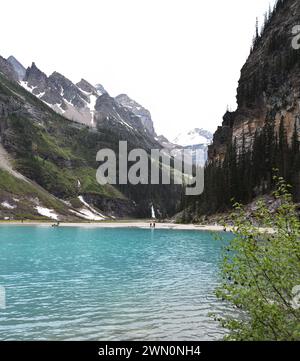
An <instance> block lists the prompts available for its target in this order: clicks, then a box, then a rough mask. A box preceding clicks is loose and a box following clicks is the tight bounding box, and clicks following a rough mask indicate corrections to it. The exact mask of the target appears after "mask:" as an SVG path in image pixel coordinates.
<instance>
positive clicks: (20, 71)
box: [7, 56, 26, 81]
mask: <svg viewBox="0 0 300 361" xmlns="http://www.w3.org/2000/svg"><path fill="white" fill-rule="evenodd" d="M7 61H8V62H9V63H10V65H11V66H12V67H13V69H14V71H15V72H16V73H17V75H18V80H19V81H22V80H23V79H24V77H25V74H26V69H25V68H24V66H23V65H22V64H21V63H20V62H19V61H18V60H17V59H16V58H15V57H13V56H10V57H9V58H7Z"/></svg>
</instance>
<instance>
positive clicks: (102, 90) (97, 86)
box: [95, 84, 107, 95]
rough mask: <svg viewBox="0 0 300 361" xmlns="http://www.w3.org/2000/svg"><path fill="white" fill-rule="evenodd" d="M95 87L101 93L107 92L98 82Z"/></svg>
mask: <svg viewBox="0 0 300 361" xmlns="http://www.w3.org/2000/svg"><path fill="white" fill-rule="evenodd" d="M95 88H96V89H97V92H98V93H100V94H101V95H103V94H107V91H106V90H105V89H104V87H103V85H101V84H96V86H95Z"/></svg>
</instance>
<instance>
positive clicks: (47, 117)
mask: <svg viewBox="0 0 300 361" xmlns="http://www.w3.org/2000/svg"><path fill="white" fill-rule="evenodd" d="M2 59H3V58H2ZM2 59H1V60H2ZM33 70H34V71H33V73H32V69H30V70H27V74H26V78H25V79H26V80H28V81H30V85H31V88H29V86H26V87H22V86H21V85H20V84H19V82H18V79H17V77H16V73H15V72H14V70H13V68H12V65H11V64H10V63H9V62H8V61H6V60H5V59H3V61H2V62H0V145H1V146H3V148H4V149H5V151H6V152H8V155H9V157H10V158H11V159H12V162H13V164H14V166H15V171H16V172H18V174H21V176H22V177H25V178H26V179H28V180H29V181H30V182H32V183H31V184H32V186H31V187H29V188H30V192H29V194H28V192H27V191H26V185H24V184H23V183H22V184H20V182H21V181H19V180H16V179H15V178H14V175H13V174H10V175H9V174H7V172H6V170H5V169H4V170H3V168H2V166H1V162H0V168H1V169H0V217H2V218H3V217H5V216H9V217H14V218H17V219H20V218H32V217H39V215H38V214H37V209H39V210H40V212H41V211H42V212H44V214H48V215H50V213H49V212H50V211H49V209H50V207H51V208H52V211H53V212H54V211H55V212H56V215H57V217H59V219H61V220H70V219H74V218H75V219H78V217H79V218H80V217H83V216H82V214H84V215H85V216H86V217H87V214H90V212H92V211H91V209H89V208H87V206H86V205H85V203H83V202H88V204H89V207H92V208H93V209H94V210H95V211H96V212H97V213H95V212H94V213H93V216H92V217H96V218H99V217H101V216H99V214H102V215H106V216H114V217H147V216H149V212H150V204H154V205H155V207H156V209H159V211H160V214H162V215H166V214H172V213H173V212H175V210H176V209H177V207H178V205H179V199H180V194H181V187H178V186H174V187H172V186H171V187H170V186H163V185H157V186H155V185H154V186H151V185H149V186H148V185H137V186H133V185H130V184H128V185H124V186H122V187H121V186H109V185H107V186H100V185H99V184H98V183H97V181H96V169H97V167H98V165H99V164H97V162H96V154H97V152H98V151H99V150H100V149H102V148H109V149H112V150H114V151H115V152H116V154H118V142H119V140H127V141H128V149H129V150H131V149H133V148H141V149H144V150H146V152H147V153H148V154H149V153H150V150H151V149H152V148H159V147H160V145H159V143H158V142H157V141H156V140H155V139H154V138H153V137H151V136H150V135H149V134H148V132H145V131H144V128H143V126H142V123H141V122H140V121H139V118H138V117H137V116H136V115H132V113H131V112H130V111H129V110H128V109H125V108H124V107H122V106H121V105H120V104H118V103H117V102H116V100H115V99H114V98H112V97H110V96H109V95H108V94H107V93H106V92H105V93H104V94H102V95H100V96H98V97H97V99H96V102H95V126H89V127H87V126H86V125H85V124H83V123H81V122H78V121H77V122H74V121H70V120H67V119H66V118H65V117H63V116H61V115H60V114H58V113H57V112H54V111H53V108H51V107H49V105H48V104H47V102H45V101H42V100H41V99H40V98H41V97H43V96H45V97H46V99H47V100H48V101H49V100H51V97H53V99H54V101H57V100H61V98H60V97H59V96H58V95H61V93H62V90H63V91H64V88H67V85H68V86H69V89H67V91H66V92H63V95H64V96H65V97H66V98H68V99H69V100H71V99H72V101H73V102H74V104H76V103H78V104H80V102H82V101H85V99H87V97H88V94H87V93H88V92H89V91H90V92H91V93H93V92H95V89H96V91H97V92H99V88H100V87H99V86H96V87H94V88H95V89H94V88H89V86H91V85H90V84H87V82H86V81H83V80H82V81H81V82H79V83H78V85H74V84H70V83H69V82H68V79H66V78H64V77H63V76H62V75H60V74H58V73H54V74H52V76H50V77H47V76H46V75H45V74H44V73H43V72H41V71H40V70H39V69H37V67H36V66H34V69H33ZM49 79H50V80H49ZM62 83H65V84H66V85H64V84H62ZM23 85H24V84H23ZM26 85H27V84H26ZM48 85H49V87H50V88H48ZM91 87H92V86H91ZM28 88H29V90H30V91H27V89H28ZM97 88H98V89H97ZM80 89H82V90H80ZM44 90H46V91H44ZM58 90H59V91H60V92H58ZM84 92H85V93H84ZM43 93H44V94H43ZM53 93H54V94H53ZM65 93H66V94H65ZM81 93H82V94H81ZM57 96H58V97H57ZM55 97H57V100H56V98H55ZM54 101H53V102H54ZM57 104H58V103H57ZM72 104H73V103H72ZM60 106H61V107H62V106H63V103H60ZM102 118H103V119H104V121H103V122H102V121H101V120H102ZM112 122H115V123H116V124H113V123H112ZM127 122H128V123H127ZM125 123H127V124H125ZM134 127H135V128H134ZM138 127H140V128H138ZM15 182H16V183H17V184H16V187H14V186H12V185H13V184H14V183H15ZM36 186H38V187H41V189H42V190H43V192H44V193H43V194H47V196H43V197H41V196H38V198H39V199H38V200H36V201H34V199H35V198H36V197H35V196H34V189H35V187H36ZM16 192H17V193H18V194H16ZM26 192H27V193H26ZM45 192H46V193H45ZM19 193H21V194H19ZM53 197H54V199H55V201H52V200H51V199H53ZM79 197H81V199H79ZM14 199H17V201H18V202H19V203H17V201H14ZM35 202H36V203H37V202H38V205H37V204H36V203H35ZM21 203H22V207H21ZM37 207H39V208H37ZM46 208H47V209H48V210H47V211H45V209H46ZM74 212H76V213H74ZM72 217H73V218H72ZM50 218H51V217H50ZM83 218H84V217H83Z"/></svg>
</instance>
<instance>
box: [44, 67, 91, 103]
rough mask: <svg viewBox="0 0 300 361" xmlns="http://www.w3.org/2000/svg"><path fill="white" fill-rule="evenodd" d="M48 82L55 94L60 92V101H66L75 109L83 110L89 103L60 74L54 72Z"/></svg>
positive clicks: (84, 96) (75, 87)
mask: <svg viewBox="0 0 300 361" xmlns="http://www.w3.org/2000/svg"><path fill="white" fill-rule="evenodd" d="M48 80H49V84H50V87H52V88H54V89H55V90H56V91H57V92H60V95H61V97H62V99H65V100H67V101H68V102H69V103H71V104H73V105H74V106H75V107H76V108H79V109H81V108H84V107H85V105H86V103H88V102H89V99H88V97H87V96H86V95H85V94H83V93H82V92H81V91H80V90H79V89H78V87H77V86H76V85H75V84H73V83H72V82H71V81H70V80H69V79H67V78H65V77H64V76H63V75H61V74H60V73H57V72H54V73H53V74H51V75H50V76H49V79H48Z"/></svg>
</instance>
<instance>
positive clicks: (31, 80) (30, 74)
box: [24, 62, 47, 94]
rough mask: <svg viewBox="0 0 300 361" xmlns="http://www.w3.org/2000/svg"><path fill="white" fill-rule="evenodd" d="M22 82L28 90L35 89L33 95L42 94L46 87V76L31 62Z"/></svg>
mask: <svg viewBox="0 0 300 361" xmlns="http://www.w3.org/2000/svg"><path fill="white" fill-rule="evenodd" d="M24 81H25V82H26V83H27V86H28V87H29V88H36V91H35V94H39V93H42V92H43V91H44V89H45V87H46V86H47V75H46V74H45V73H43V72H42V71H41V70H40V69H39V68H38V67H37V66H36V64H35V63H34V62H33V63H32V65H31V67H28V68H27V70H26V73H25V77H24Z"/></svg>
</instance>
